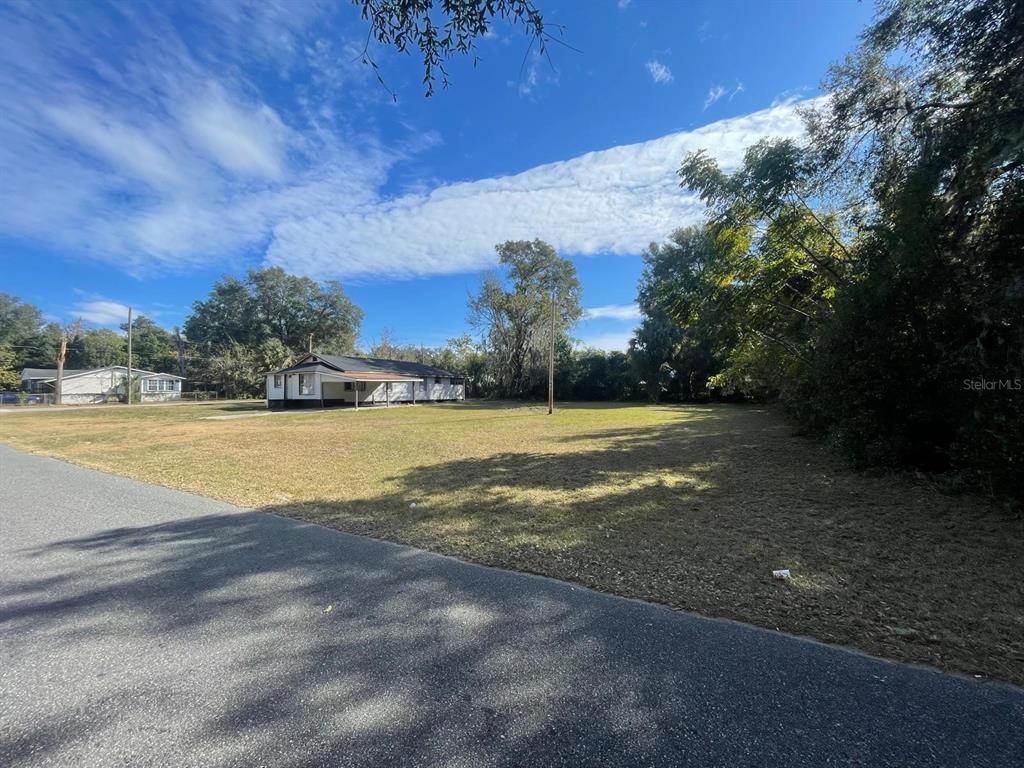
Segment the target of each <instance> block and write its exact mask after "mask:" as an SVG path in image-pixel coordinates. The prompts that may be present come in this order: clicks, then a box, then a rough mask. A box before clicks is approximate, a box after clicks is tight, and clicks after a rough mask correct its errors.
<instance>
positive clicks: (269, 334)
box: [185, 267, 363, 354]
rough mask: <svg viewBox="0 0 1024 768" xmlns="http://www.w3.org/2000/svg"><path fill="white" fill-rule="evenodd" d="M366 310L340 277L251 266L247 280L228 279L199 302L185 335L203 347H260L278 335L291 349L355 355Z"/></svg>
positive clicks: (210, 348) (193, 311) (224, 279)
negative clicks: (355, 301) (310, 348)
mask: <svg viewBox="0 0 1024 768" xmlns="http://www.w3.org/2000/svg"><path fill="white" fill-rule="evenodd" d="M362 319H363V312H362V310H361V309H359V307H357V306H356V305H355V304H353V303H352V301H351V300H350V299H349V298H348V296H346V295H345V291H344V290H343V289H342V287H341V284H340V283H338V282H336V281H328V282H325V283H317V282H316V281H315V280H311V279H310V278H308V277H298V276H296V275H289V274H288V273H286V272H285V271H284V270H283V269H281V268H280V267H268V268H267V269H262V270H250V272H249V273H248V275H247V276H246V279H245V280H244V281H242V280H238V279H237V278H234V277H225V278H223V279H222V280H220V281H219V282H217V283H216V284H215V285H214V286H213V288H212V290H211V291H210V295H209V297H208V298H207V299H206V301H197V302H196V303H195V304H194V305H193V309H192V314H191V315H190V316H189V318H188V320H186V322H185V336H186V337H187V338H188V340H189V342H190V343H193V344H198V345H199V346H200V349H202V350H216V349H219V348H221V347H224V346H228V345H231V344H241V345H246V346H259V345H260V344H262V343H263V342H265V341H267V340H268V339H277V340H278V341H280V342H281V343H282V344H284V345H285V347H287V348H288V349H289V350H290V351H291V352H292V353H295V354H298V353H301V352H304V351H306V349H307V347H308V344H309V336H310V334H312V336H313V343H314V346H315V347H316V349H318V350H320V351H322V352H332V353H336V354H347V353H351V352H352V351H353V349H354V346H355V340H356V335H357V333H358V331H359V326H360V324H361V323H362Z"/></svg>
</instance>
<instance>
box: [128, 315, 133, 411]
mask: <svg viewBox="0 0 1024 768" xmlns="http://www.w3.org/2000/svg"><path fill="white" fill-rule="evenodd" d="M127 389H128V405H131V404H132V308H131V307H128V384H127Z"/></svg>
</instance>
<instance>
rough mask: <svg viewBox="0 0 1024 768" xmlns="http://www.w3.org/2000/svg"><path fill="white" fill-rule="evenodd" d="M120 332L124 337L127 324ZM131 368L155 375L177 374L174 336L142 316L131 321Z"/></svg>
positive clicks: (176, 352) (176, 348)
mask: <svg viewBox="0 0 1024 768" xmlns="http://www.w3.org/2000/svg"><path fill="white" fill-rule="evenodd" d="M121 330H122V331H124V334H125V336H126V335H127V333H128V324H127V323H124V324H123V325H122V326H121ZM121 338H122V339H124V338H125V337H124V336H122V337H121ZM125 345H127V341H125ZM122 359H123V358H122ZM132 367H134V368H141V369H142V370H144V371H154V372H156V373H175V374H176V373H178V346H177V344H176V343H175V341H174V336H173V335H172V334H171V333H170V332H168V331H165V330H164V329H163V328H161V327H160V326H159V325H157V324H156V323H154V322H153V321H152V320H150V319H149V318H148V317H144V316H142V315H139V316H138V317H135V318H133V319H132Z"/></svg>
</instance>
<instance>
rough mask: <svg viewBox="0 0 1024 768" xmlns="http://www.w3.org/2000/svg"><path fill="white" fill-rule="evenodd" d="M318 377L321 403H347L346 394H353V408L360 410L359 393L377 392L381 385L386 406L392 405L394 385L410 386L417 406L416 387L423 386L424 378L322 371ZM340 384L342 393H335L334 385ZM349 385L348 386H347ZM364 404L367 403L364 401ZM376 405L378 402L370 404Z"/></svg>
mask: <svg viewBox="0 0 1024 768" xmlns="http://www.w3.org/2000/svg"><path fill="white" fill-rule="evenodd" d="M317 375H318V376H319V377H320V382H319V383H320V387H319V389H320V403H321V405H324V403H325V402H326V401H327V400H332V401H333V400H345V401H346V402H347V400H348V397H347V396H346V393H348V392H351V393H352V396H353V397H352V403H353V407H355V408H356V409H358V408H359V393H360V392H369V391H374V392H375V391H376V390H377V389H378V388H379V387H380V385H382V384H383V385H384V406H385V407H389V406H390V405H391V385H392V384H397V383H401V384H409V385H410V386H409V391H410V392H411V393H412V404H413V405H416V385H417V384H422V383H423V379H422V378H414V377H412V376H402V375H400V374H397V373H383V372H381V371H345V372H344V373H339V372H336V371H328V370H323V369H322V368H321V370H318V371H317ZM335 383H336V384H339V385H340V386H341V390H340V392H337V393H334V392H332V390H333V389H334V387H332V384H335ZM346 385H347V386H346ZM329 394H341V395H342V397H328V395H329ZM364 404H366V402H365V401H364ZM370 404H372V405H376V404H377V402H376V400H374V401H372V403H370Z"/></svg>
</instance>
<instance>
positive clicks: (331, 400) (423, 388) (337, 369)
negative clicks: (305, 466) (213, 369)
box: [267, 352, 466, 408]
mask: <svg viewBox="0 0 1024 768" xmlns="http://www.w3.org/2000/svg"><path fill="white" fill-rule="evenodd" d="M465 399H466V380H465V379H464V378H463V377H462V376H459V375H457V374H454V373H451V372H449V371H443V370H441V369H440V368H435V367H433V366H431V365H424V364H423V363H410V362H407V361H405V360H384V359H382V358H376V357H344V356H339V355H321V354H318V353H314V352H310V353H309V354H307V355H306V356H305V357H303V358H302V359H301V360H299V361H298V362H297V363H295V365H291V366H289V367H287V368H282V369H281V370H279V371H273V372H272V373H268V374H267V407H268V408H314V407H316V408H320V407H324V406H330V405H351V406H354V407H356V408H358V407H360V406H362V405H390V404H391V403H418V402H419V403H422V402H438V401H441V400H465Z"/></svg>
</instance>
